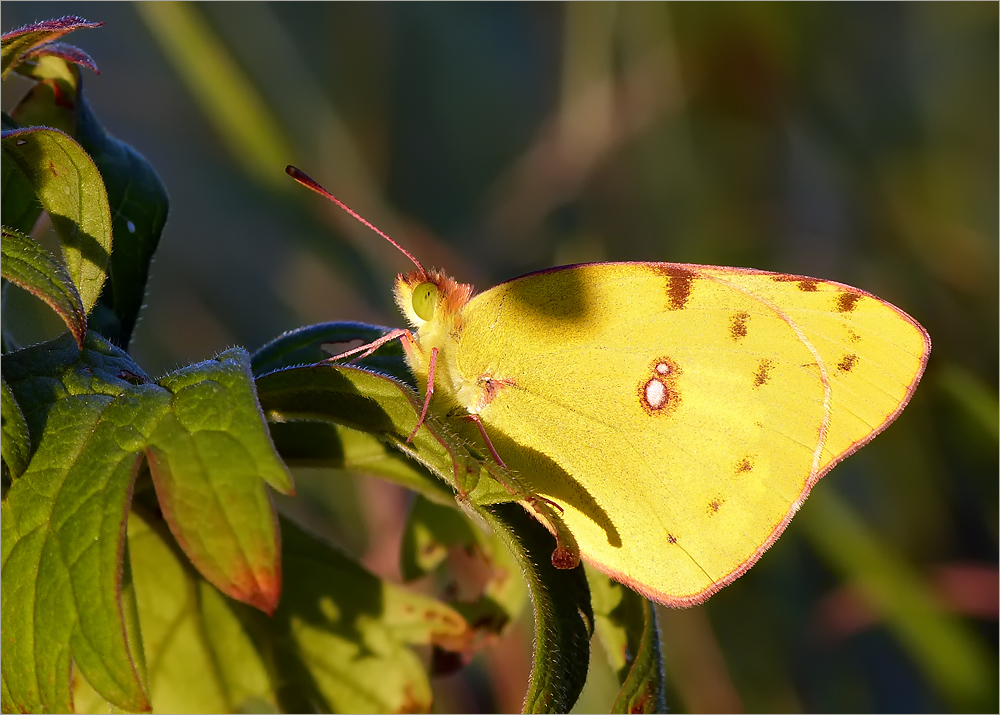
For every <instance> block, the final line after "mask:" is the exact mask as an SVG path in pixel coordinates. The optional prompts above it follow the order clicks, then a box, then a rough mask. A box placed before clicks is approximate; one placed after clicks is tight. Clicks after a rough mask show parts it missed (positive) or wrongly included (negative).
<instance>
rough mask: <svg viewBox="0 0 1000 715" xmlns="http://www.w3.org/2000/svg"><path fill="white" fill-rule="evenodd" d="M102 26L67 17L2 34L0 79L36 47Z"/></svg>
mask: <svg viewBox="0 0 1000 715" xmlns="http://www.w3.org/2000/svg"><path fill="white" fill-rule="evenodd" d="M103 24H104V23H103V22H88V21H86V20H84V19H83V18H82V17H76V16H75V15H67V16H65V17H60V18H58V19H55V20H45V21H43V22H36V23H33V24H31V25H25V26H24V27H19V28H18V29H16V30H11V31H10V32H7V33H4V35H3V38H2V40H0V47H2V51H0V77H6V76H7V73H8V72H9V71H10V70H11V68H12V67H14V66H15V65H16V64H17V63H18V62H20V61H21V59H22V56H23V55H24V54H25V53H27V52H30V51H31V50H32V49H33V48H35V47H37V46H38V45H42V44H44V43H46V42H52V41H53V40H57V39H59V38H60V37H62V36H63V35H65V34H67V33H69V32H72V31H73V30H78V29H80V28H93V27H100V26H101V25H103Z"/></svg>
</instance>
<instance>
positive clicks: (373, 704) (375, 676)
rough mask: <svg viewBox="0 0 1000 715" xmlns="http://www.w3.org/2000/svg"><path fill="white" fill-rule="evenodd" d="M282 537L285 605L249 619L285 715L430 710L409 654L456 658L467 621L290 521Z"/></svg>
mask: <svg viewBox="0 0 1000 715" xmlns="http://www.w3.org/2000/svg"><path fill="white" fill-rule="evenodd" d="M282 534H283V536H284V539H283V541H284V544H283V548H284V559H285V578H286V581H287V584H288V588H287V593H286V597H285V599H283V600H282V603H281V606H280V607H279V608H278V610H277V611H276V612H275V614H274V617H273V618H272V619H269V620H267V621H264V619H262V618H260V617H258V616H257V614H250V615H251V616H253V617H254V621H255V622H256V623H257V627H258V628H259V629H260V630H262V631H263V632H264V633H266V634H267V636H268V638H269V640H270V642H271V643H272V644H273V647H274V649H275V650H274V653H273V655H274V658H273V662H274V663H275V665H276V668H277V671H278V673H277V677H278V682H280V683H281V684H282V690H281V697H282V699H283V705H284V708H285V709H286V710H290V711H293V712H294V711H301V710H305V709H317V707H318V709H320V710H321V711H325V710H329V711H333V712H423V711H427V710H429V709H430V704H431V690H430V684H429V683H428V681H427V673H426V670H425V668H424V666H423V665H422V664H421V662H420V660H419V659H418V658H417V657H416V655H415V654H414V653H413V652H412V650H411V649H410V647H409V646H412V645H437V646H440V647H443V648H446V649H448V650H461V649H463V648H464V647H465V644H466V643H467V642H468V639H469V636H470V631H469V629H468V626H467V624H466V623H465V621H464V619H462V617H461V616H460V615H459V614H458V613H456V612H455V611H454V610H453V609H451V608H449V607H448V606H446V605H445V604H443V603H441V602H439V601H436V600H435V599H432V598H429V597H427V596H423V595H420V594H416V593H412V592H410V591H408V590H406V589H404V588H402V587H399V586H395V585H393V584H391V583H387V582H383V581H380V580H379V579H378V578H376V577H375V576H373V575H372V574H370V573H369V572H367V571H366V570H365V569H364V568H362V567H361V566H359V565H358V564H356V563H355V562H353V561H352V560H350V559H349V558H347V557H346V556H344V555H343V554H341V553H339V552H338V551H336V550H334V549H331V548H329V547H326V546H324V545H323V544H321V543H320V542H319V541H317V540H316V539H313V538H311V537H309V536H308V535H306V534H305V533H304V532H302V531H301V530H300V529H298V528H297V527H295V526H294V525H292V524H291V523H289V522H287V521H284V522H282ZM310 703H312V705H310ZM317 704H319V705H318V706H317Z"/></svg>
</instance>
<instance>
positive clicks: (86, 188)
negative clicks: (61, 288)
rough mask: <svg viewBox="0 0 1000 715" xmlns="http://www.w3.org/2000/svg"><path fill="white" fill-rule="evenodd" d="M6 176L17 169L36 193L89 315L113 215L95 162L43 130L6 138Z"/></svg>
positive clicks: (72, 143)
mask: <svg viewBox="0 0 1000 715" xmlns="http://www.w3.org/2000/svg"><path fill="white" fill-rule="evenodd" d="M2 144H3V162H4V164H5V165H6V166H4V177H5V179H6V177H7V175H8V172H9V171H12V169H10V168H8V167H15V168H16V171H17V172H19V173H20V174H21V175H22V176H23V177H24V178H25V179H26V180H27V181H28V183H29V184H30V185H31V186H32V187H33V188H34V191H35V195H36V196H37V197H38V200H39V201H40V202H41V204H42V207H43V208H44V209H45V211H46V212H47V213H48V214H49V218H50V220H51V221H52V225H53V227H54V228H55V229H56V233H57V234H58V235H59V239H60V241H61V243H62V251H63V258H64V259H65V261H66V269H67V271H68V272H69V275H70V277H72V279H73V282H74V283H75V284H76V288H77V291H78V292H79V293H80V297H81V299H82V300H83V307H84V309H85V310H86V312H87V313H89V312H90V310H91V309H92V308H93V307H94V305H95V304H96V303H97V298H98V296H100V294H101V288H102V286H103V285H104V280H105V277H106V270H107V265H108V258H109V256H110V255H111V211H110V208H109V206H108V196H107V193H106V192H105V190H104V181H103V180H102V179H101V174H100V172H99V171H98V169H97V166H96V165H95V164H94V162H93V160H92V159H91V158H90V157H89V156H88V155H87V153H86V152H85V151H84V150H83V148H82V147H81V146H80V145H79V144H77V143H76V142H75V141H74V140H73V139H72V138H71V137H69V136H67V135H66V134H64V133H63V132H60V131H58V130H56V129H47V128H44V127H41V128H34V129H17V130H14V131H8V132H4V133H3V140H2Z"/></svg>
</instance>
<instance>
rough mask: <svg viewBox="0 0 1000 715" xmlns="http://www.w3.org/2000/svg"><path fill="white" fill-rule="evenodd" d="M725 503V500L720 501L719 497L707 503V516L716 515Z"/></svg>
mask: <svg viewBox="0 0 1000 715" xmlns="http://www.w3.org/2000/svg"><path fill="white" fill-rule="evenodd" d="M725 503H726V500H725V499H722V498H721V497H716V498H715V499H713V500H712V501H710V502H709V503H708V515H709V516H712V515H713V514H718V513H719V507H721V506H722V505H723V504H725Z"/></svg>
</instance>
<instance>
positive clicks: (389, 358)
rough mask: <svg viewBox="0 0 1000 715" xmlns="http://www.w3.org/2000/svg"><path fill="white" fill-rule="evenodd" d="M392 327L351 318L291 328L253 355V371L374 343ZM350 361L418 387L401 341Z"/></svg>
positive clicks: (260, 372) (309, 360)
mask: <svg viewBox="0 0 1000 715" xmlns="http://www.w3.org/2000/svg"><path fill="white" fill-rule="evenodd" d="M391 330H392V328H385V327H382V326H380V325H366V324H365V323H354V322H349V321H345V322H335V323H317V324H315V325H307V326H305V327H303V328H298V329H297V330H289V331H288V332H287V333H283V334H282V335H279V336H278V337H277V338H275V339H274V340H272V341H271V342H269V343H268V344H267V345H265V346H264V347H262V348H261V349H260V350H258V351H257V352H255V353H254V354H253V358H252V365H253V374H254V375H263V374H265V373H268V372H273V371H274V370H280V369H282V368H286V367H297V366H299V365H313V364H315V363H318V362H322V361H323V360H326V359H327V358H329V357H330V356H332V355H336V354H338V353H340V352H345V351H347V350H350V349H352V348H353V347H355V343H356V344H357V345H366V344H368V343H371V342H374V341H375V340H378V339H379V338H381V337H382V336H383V335H385V334H386V333H388V332H390V331H391ZM324 346H326V347H325V348H324ZM348 361H350V359H348V360H347V361H345V362H344V363H340V364H347V362H348ZM350 364H351V365H354V366H355V367H364V368H366V369H368V370H370V371H373V372H378V373H381V374H383V375H389V376H391V377H395V378H396V379H397V380H399V381H401V382H404V383H406V384H407V385H409V386H410V387H416V382H415V381H414V380H413V373H411V372H410V368H409V367H407V365H406V360H405V359H404V358H403V345H402V343H401V342H400V341H399V340H390V341H389V342H387V343H383V344H382V345H380V346H379V348H378V350H376V351H375V352H374V353H372V354H371V355H369V356H368V357H365V358H361V359H360V360H356V361H350Z"/></svg>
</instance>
